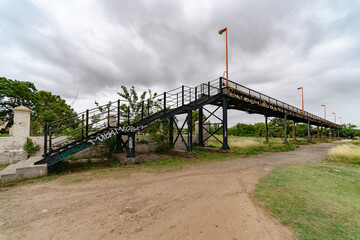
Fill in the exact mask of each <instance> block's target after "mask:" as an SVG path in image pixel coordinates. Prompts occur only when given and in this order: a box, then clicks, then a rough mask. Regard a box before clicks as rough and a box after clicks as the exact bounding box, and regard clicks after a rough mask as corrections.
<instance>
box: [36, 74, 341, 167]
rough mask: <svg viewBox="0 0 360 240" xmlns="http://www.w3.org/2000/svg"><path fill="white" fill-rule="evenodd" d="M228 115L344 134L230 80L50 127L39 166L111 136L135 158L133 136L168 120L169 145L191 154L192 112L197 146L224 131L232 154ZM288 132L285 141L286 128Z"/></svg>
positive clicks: (98, 110)
mask: <svg viewBox="0 0 360 240" xmlns="http://www.w3.org/2000/svg"><path fill="white" fill-rule="evenodd" d="M206 105H213V106H216V107H215V111H213V112H211V111H209V110H207V109H206V108H205V106H206ZM219 109H221V110H222V116H221V117H219V116H217V115H215V112H216V111H217V110H219ZM228 109H236V110H240V111H245V112H248V113H257V114H262V115H264V116H265V119H266V124H267V117H279V118H284V119H285V120H287V119H289V120H294V121H295V122H302V123H307V124H309V126H310V125H315V126H320V127H325V128H330V129H341V126H340V125H337V124H335V123H333V122H330V121H327V120H325V119H323V118H321V117H318V116H316V115H314V114H311V113H309V112H304V114H303V113H302V110H301V109H299V108H296V107H294V106H292V105H289V104H287V103H285V102H282V101H280V100H277V99H275V98H272V97H269V96H267V95H265V94H262V93H260V92H257V91H254V90H252V89H250V88H247V87H245V86H242V85H240V84H238V83H235V82H233V81H229V86H226V79H224V78H222V77H220V78H219V79H216V80H213V81H211V82H207V83H202V84H200V85H198V86H196V87H188V86H181V87H179V88H176V89H173V90H171V91H168V92H164V93H163V94H162V95H158V96H157V97H155V98H151V99H147V100H145V101H142V102H139V103H137V104H129V103H128V102H126V101H123V100H118V101H115V102H110V103H108V104H106V105H104V106H99V107H96V108H93V109H89V110H86V111H84V112H82V113H79V114H77V115H74V116H72V117H68V118H64V119H61V120H57V121H54V122H50V123H47V124H46V125H45V129H44V154H43V159H42V160H40V161H38V162H37V163H36V164H44V163H46V164H48V165H53V164H55V163H57V162H59V161H62V160H63V159H65V158H67V157H69V156H71V155H73V154H75V153H78V152H80V151H82V150H84V149H86V148H89V147H91V146H93V145H95V144H97V143H99V142H102V141H105V140H106V139H109V138H111V137H113V136H116V140H117V144H116V148H117V150H119V151H121V150H124V149H125V150H126V151H127V156H128V157H135V134H136V133H137V132H142V131H144V130H146V129H147V128H149V127H151V126H153V125H155V124H158V123H159V122H163V121H164V120H166V119H169V120H170V121H169V123H170V131H169V132H170V136H169V143H170V144H172V145H174V144H175V143H176V141H177V140H178V139H182V140H183V142H184V144H185V146H186V148H187V150H188V151H192V148H193V146H192V145H193V144H192V142H193V141H192V121H193V119H192V111H194V110H199V134H198V135H199V139H197V142H198V145H200V146H202V145H203V144H204V142H205V141H206V140H207V139H208V138H209V137H211V136H214V134H215V133H217V132H218V131H219V130H222V135H223V136H222V140H220V139H218V138H217V137H216V136H214V137H215V138H216V139H217V140H218V141H220V142H221V143H222V148H223V149H229V146H228V143H227V128H228V126H227V122H228V121H227V112H228ZM204 110H205V111H206V112H208V113H209V116H208V117H206V118H205V119H203V113H204ZM180 114H187V117H186V119H185V122H184V123H183V124H182V125H179V126H178V125H177V123H176V121H174V117H175V116H176V115H180ZM210 116H215V117H216V118H217V119H219V121H220V124H219V125H218V126H219V127H218V129H217V130H216V131H215V132H213V133H210V132H209V130H208V129H206V128H204V127H203V124H204V122H205V121H206V120H207V119H208V118H209V117H210ZM285 122H286V121H285ZM186 123H187V124H186ZM185 125H187V126H186V127H187V131H188V134H187V137H188V139H186V140H185V139H184V137H183V135H182V132H183V131H182V130H183V128H184V127H185ZM174 127H175V128H174ZM174 129H176V132H177V136H176V138H174V136H173V132H174V131H173V130H174ZM284 130H285V137H286V131H287V130H286V124H285V129H284ZM203 131H207V132H208V133H209V134H208V137H207V139H203ZM124 135H126V136H127V140H126V141H124V140H123V137H122V136H124Z"/></svg>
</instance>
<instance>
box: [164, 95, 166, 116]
mask: <svg viewBox="0 0 360 240" xmlns="http://www.w3.org/2000/svg"><path fill="white" fill-rule="evenodd" d="M165 112H166V92H164V113H165Z"/></svg>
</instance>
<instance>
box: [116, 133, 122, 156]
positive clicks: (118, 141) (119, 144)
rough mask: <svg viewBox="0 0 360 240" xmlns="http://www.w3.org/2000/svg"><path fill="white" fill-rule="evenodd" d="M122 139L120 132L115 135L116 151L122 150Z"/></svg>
mask: <svg viewBox="0 0 360 240" xmlns="http://www.w3.org/2000/svg"><path fill="white" fill-rule="evenodd" d="M123 143H124V142H123V140H122V134H118V135H116V148H115V149H116V151H117V152H123V147H124V145H123Z"/></svg>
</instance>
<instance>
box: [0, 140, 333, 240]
mask: <svg viewBox="0 0 360 240" xmlns="http://www.w3.org/2000/svg"><path fill="white" fill-rule="evenodd" d="M331 146H333V145H332V144H317V145H311V146H305V147H302V148H300V149H297V150H295V151H293V152H286V153H265V154H262V155H258V156H252V157H248V158H241V159H237V160H231V161H226V162H217V163H211V164H206V165H202V166H194V167H190V168H187V169H184V170H181V171H176V172H169V173H158V174H156V173H143V172H141V173H136V174H132V175H131V176H130V177H126V178H121V179H113V178H107V179H99V180H91V181H86V182H78V183H71V184H69V183H67V184H66V183H63V182H62V181H60V180H55V181H51V182H47V183H38V184H33V185H27V186H26V185H25V186H20V187H13V188H9V189H0V239H136V240H142V239H166V240H169V239H206V240H209V239H221V240H223V239H224V240H225V239H231V240H234V239H238V240H239V239H296V237H295V234H294V233H293V232H292V231H291V230H290V229H288V228H287V227H285V226H282V225H281V224H280V223H279V221H278V220H276V219H274V218H272V217H271V215H270V214H269V213H268V212H267V211H266V210H265V209H264V208H263V207H261V206H260V205H259V204H258V203H257V202H256V200H254V199H253V198H252V197H251V193H252V192H253V191H254V189H255V184H256V183H257V182H258V180H259V179H260V178H261V177H263V176H265V175H266V174H267V173H268V172H269V171H270V170H272V169H274V168H276V167H279V166H283V165H291V164H296V163H300V162H312V161H319V160H322V159H323V158H324V157H325V155H326V152H327V150H328V149H329V148H330V147H331Z"/></svg>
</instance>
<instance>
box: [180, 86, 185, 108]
mask: <svg viewBox="0 0 360 240" xmlns="http://www.w3.org/2000/svg"><path fill="white" fill-rule="evenodd" d="M181 93H182V105H184V102H185V100H184V85H182V87H181Z"/></svg>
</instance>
